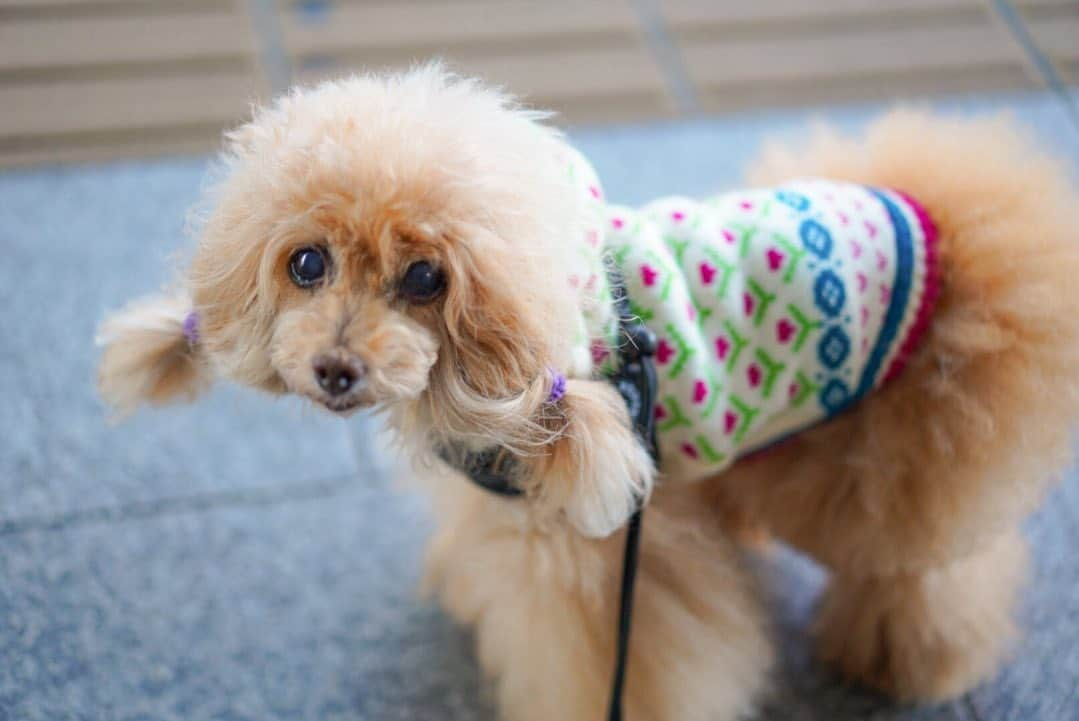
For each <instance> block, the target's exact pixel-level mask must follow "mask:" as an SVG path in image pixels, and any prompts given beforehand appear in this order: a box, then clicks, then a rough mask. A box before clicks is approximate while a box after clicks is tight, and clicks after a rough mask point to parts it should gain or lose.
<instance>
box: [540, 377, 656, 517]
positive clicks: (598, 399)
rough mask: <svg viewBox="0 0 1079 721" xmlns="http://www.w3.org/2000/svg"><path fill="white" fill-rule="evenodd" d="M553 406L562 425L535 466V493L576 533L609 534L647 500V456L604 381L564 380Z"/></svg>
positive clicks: (651, 472) (651, 476)
mask: <svg viewBox="0 0 1079 721" xmlns="http://www.w3.org/2000/svg"><path fill="white" fill-rule="evenodd" d="M558 406H559V408H560V410H561V414H562V417H563V419H564V425H563V426H562V430H561V431H560V432H559V434H558V435H557V437H556V438H555V439H554V440H553V441H552V443H551V444H550V446H549V447H548V450H549V452H548V453H546V454H545V455H544V456H543V457H542V462H541V463H539V464H538V467H537V468H536V470H537V471H538V479H537V480H540V481H541V482H542V484H543V485H542V486H540V487H539V488H538V489H537V490H538V491H539V497H540V498H541V499H542V500H543V501H544V502H545V503H548V504H551V505H552V506H553V507H557V508H560V509H561V510H562V511H564V512H565V514H566V517H567V519H568V520H569V521H570V523H572V524H573V525H574V526H575V527H576V528H577V529H578V530H579V531H580V532H581V533H582V534H584V535H586V536H589V537H595V538H598V537H603V536H607V535H610V534H611V533H614V532H615V531H617V530H618V529H619V528H621V527H622V525H623V524H625V523H626V521H627V520H629V517H630V515H632V514H633V511H634V510H635V509H636V508H637V507H638V505H641V504H643V503H645V502H647V500H648V497H649V495H650V494H651V492H652V485H653V483H654V480H655V467H654V464H653V462H652V458H651V456H650V455H649V454H648V451H647V450H646V449H645V447H644V444H642V443H641V442H640V440H639V439H638V438H637V435H636V433H635V432H634V430H633V428H632V426H631V424H630V419H629V414H628V413H627V411H626V405H625V403H624V402H623V400H622V398H621V396H620V395H619V394H618V392H617V391H616V390H615V389H614V388H613V387H612V386H611V384H610V383H608V382H606V381H589V380H569V381H567V382H566V393H565V395H564V396H563V397H562V399H561V400H560V401H559V402H558Z"/></svg>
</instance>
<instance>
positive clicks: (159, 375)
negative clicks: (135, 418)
mask: <svg viewBox="0 0 1079 721" xmlns="http://www.w3.org/2000/svg"><path fill="white" fill-rule="evenodd" d="M190 313H191V301H190V300H189V299H188V298H187V296H186V295H185V294H177V295H157V296H148V297H145V298H140V299H138V300H136V301H133V302H132V303H130V304H129V305H128V306H126V307H125V308H123V309H121V310H119V311H116V312H115V313H112V314H111V315H109V316H108V317H107V318H106V319H105V321H104V322H103V323H102V324H101V326H100V328H99V329H98V334H97V338H96V341H97V344H98V346H100V347H102V348H103V349H104V350H103V352H102V355H101V363H100V365H99V367H98V389H99V391H100V393H101V396H102V397H103V398H104V399H105V401H106V402H107V403H108V404H109V405H110V406H111V407H112V408H113V409H115V411H116V412H117V414H118V416H119V417H123V416H126V415H128V414H130V413H131V412H132V411H134V410H135V409H136V408H138V406H139V405H141V404H143V403H152V404H155V405H161V404H165V403H169V402H171V401H175V400H179V399H186V400H193V399H194V398H195V397H196V396H197V395H198V394H199V393H200V392H201V391H203V390H205V389H206V388H207V387H208V386H209V385H210V381H211V379H212V374H211V372H210V370H209V366H208V364H207V363H206V361H205V359H204V358H203V357H202V356H201V354H200V353H199V351H198V344H197V343H195V342H193V341H194V332H193V329H192V328H187V329H185V321H188V316H189V314H190ZM188 322H190V321H188Z"/></svg>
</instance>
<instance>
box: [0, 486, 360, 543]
mask: <svg viewBox="0 0 1079 721" xmlns="http://www.w3.org/2000/svg"><path fill="white" fill-rule="evenodd" d="M357 481H358V473H351V474H349V475H343V476H333V477H329V478H323V479H318V480H314V481H307V482H304V483H286V484H278V485H275V486H266V487H262V488H250V489H243V490H232V491H219V492H213V493H200V494H195V495H191V496H175V497H172V498H160V499H155V500H150V501H133V502H130V503H121V504H119V505H116V506H100V507H97V508H87V509H82V510H76V511H69V512H67V513H60V514H57V515H50V516H26V517H23V518H14V519H11V520H7V521H3V522H0V538H3V537H7V536H18V535H22V534H26V533H31V532H35V531H62V530H67V529H69V528H76V527H81V526H91V525H102V524H118V523H123V522H126V521H140V520H148V519H152V518H160V517H167V516H177V515H183V514H191V513H203V512H206V511H214V510H220V509H226V508H257V507H265V506H277V505H281V504H285V503H290V502H304V501H315V500H320V499H323V498H330V497H333V496H335V495H337V494H339V493H341V492H343V491H345V490H347V489H348V488H349V487H350V486H352V485H357V486H358V485H359V484H358V483H357Z"/></svg>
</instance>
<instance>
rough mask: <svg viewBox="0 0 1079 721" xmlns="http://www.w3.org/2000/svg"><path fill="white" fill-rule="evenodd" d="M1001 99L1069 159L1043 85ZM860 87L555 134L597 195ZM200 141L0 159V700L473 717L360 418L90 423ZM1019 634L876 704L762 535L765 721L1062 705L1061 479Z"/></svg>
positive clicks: (731, 166) (45, 712)
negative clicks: (114, 157)
mask: <svg viewBox="0 0 1079 721" xmlns="http://www.w3.org/2000/svg"><path fill="white" fill-rule="evenodd" d="M1002 108H1004V109H1010V110H1011V111H1013V112H1014V113H1015V114H1017V115H1018V116H1019V117H1020V118H1021V119H1022V120H1023V121H1024V122H1025V123H1026V124H1028V125H1029V126H1031V127H1032V128H1033V129H1034V130H1035V131H1036V132H1037V133H1038V135H1039V137H1040V138H1041V139H1042V140H1043V141H1044V143H1045V145H1046V146H1047V147H1049V148H1052V149H1053V151H1054V152H1055V153H1058V154H1061V155H1062V156H1064V157H1067V158H1069V159H1070V160H1071V161H1072V163H1073V165H1075V166H1079V132H1077V131H1076V129H1075V128H1074V127H1073V126H1070V125H1069V124H1068V120H1067V117H1066V115H1065V114H1064V113H1063V112H1062V110H1061V108H1060V107H1059V106H1058V105H1057V104H1056V103H1054V102H1053V100H1052V99H1050V98H1048V97H1045V96H1008V97H996V98H991V99H985V98H982V99H972V100H966V101H955V102H952V103H948V104H946V109H947V110H948V111H950V112H963V113H966V112H975V111H979V112H980V111H985V110H995V109H1002ZM876 112H878V109H877V108H854V109H845V110H823V111H821V112H819V113H816V114H806V113H775V114H756V115H745V116H739V117H736V118H732V119H726V120H699V121H690V122H679V123H671V124H659V125H640V126H624V127H615V128H597V129H588V130H582V131H579V132H577V133H575V134H574V140H575V141H576V142H577V143H578V144H579V145H580V146H581V148H582V149H583V150H584V151H585V152H586V154H588V155H589V156H590V157H591V158H592V159H593V160H594V161H595V163H596V166H597V167H598V169H599V171H600V174H601V177H603V178H604V179H605V183H606V186H607V190H608V194H609V196H610V197H612V198H613V199H615V200H616V201H619V202H625V203H635V202H639V201H642V200H645V199H647V198H649V197H651V196H654V195H657V194H661V193H674V192H678V193H685V194H691V195H692V194H702V193H707V192H711V191H713V190H716V189H718V188H719V187H722V186H725V185H731V184H734V183H736V182H737V180H738V178H739V176H740V175H741V169H742V167H743V165H744V164H745V163H746V162H747V161H748V160H749V159H750V158H751V157H752V156H753V155H754V154H755V153H756V152H757V150H758V149H759V146H760V143H761V141H762V138H766V137H774V136H776V135H780V136H783V135H790V134H794V133H798V132H801V131H802V130H804V129H805V127H806V124H807V120H809V119H810V118H811V117H814V118H821V119H826V120H829V121H831V122H833V123H835V124H837V125H839V126H841V127H844V128H848V129H856V128H858V127H859V126H861V125H862V124H863V123H864V122H865V121H866V120H867V119H868V118H869V117H871V116H872V115H873V114H875V113H876ZM204 169H205V162H204V161H202V160H175V159H174V160H161V161H152V162H150V161H147V162H137V163H121V164H111V165H103V166H96V167H80V168H63V169H41V170H32V171H24V172H14V173H7V174H0V199H2V200H0V251H2V255H0V259H2V262H0V337H3V339H4V341H3V344H2V345H0V397H3V398H4V399H5V403H3V404H0V499H3V500H2V502H0V721H2V720H5V719H18V720H19V721H23V720H27V721H36V720H39V719H40V720H42V721H46V720H47V721H57V720H60V719H92V720H94V721H101V720H102V719H131V720H135V719H178V720H180V719H182V720H184V721H191V720H194V719H221V720H225V719H230V720H232V719H252V720H255V719H257V720H258V721H271V720H273V719H289V720H294V719H320V720H329V719H365V720H366V719H370V720H371V721H388V720H392V719H416V718H419V719H460V720H469V719H491V718H493V714H492V709H491V704H490V702H489V700H488V699H487V697H486V695H485V692H484V691H483V684H482V683H481V680H480V678H479V674H478V671H477V670H476V667H475V662H474V659H473V657H472V654H471V652H470V645H469V644H470V641H469V638H468V636H467V634H466V633H465V632H463V631H461V630H459V629H456V628H455V627H453V626H452V624H451V623H450V622H449V621H448V620H447V619H446V618H445V617H444V616H442V615H441V614H440V612H439V611H438V610H437V609H435V608H433V607H430V606H428V605H425V604H423V603H421V602H420V601H419V600H418V599H417V598H416V596H415V593H414V588H415V584H416V581H417V577H418V574H419V568H420V554H421V550H422V546H423V541H424V536H425V534H426V532H427V528H428V516H427V511H426V508H425V506H424V504H423V501H422V499H418V498H414V497H410V496H407V495H403V494H401V493H397V492H394V491H392V490H391V489H390V488H389V487H388V485H389V484H388V482H387V474H386V473H385V467H384V466H385V459H384V458H382V457H381V456H379V455H378V454H377V453H373V452H372V450H371V444H370V443H369V438H370V435H371V431H372V428H371V426H370V424H369V423H368V422H365V421H363V420H362V419H361V420H359V421H354V422H351V423H345V422H341V421H337V420H334V419H330V418H327V417H325V416H323V415H321V414H318V413H316V412H314V411H311V410H310V409H307V408H305V407H304V406H303V405H301V404H298V403H295V402H291V401H280V400H273V399H269V398H265V397H262V396H259V395H256V394H253V393H251V392H247V391H242V390H238V389H234V388H225V387H222V388H219V389H217V390H216V391H215V392H214V393H213V394H212V395H211V397H210V398H209V399H207V400H206V401H204V402H202V403H201V404H199V405H196V406H192V407H180V408H172V409H167V410H164V411H161V412H157V413H149V412H144V413H140V414H139V415H137V416H136V417H135V418H134V419H133V420H130V421H128V422H127V423H126V424H124V425H120V426H115V427H113V426H110V425H108V424H107V422H106V414H105V412H104V410H103V409H102V408H101V407H100V405H99V403H98V401H97V399H96V397H95V393H94V389H93V374H94V365H95V360H96V353H95V350H94V348H93V345H92V336H93V330H94V327H95V325H96V323H97V321H98V320H99V319H100V317H101V316H102V315H103V314H104V312H105V311H106V310H108V309H111V308H115V307H116V306H118V305H119V304H121V303H122V302H124V301H125V300H126V299H128V298H130V297H132V296H134V295H137V294H140V293H144V292H148V291H151V290H154V289H156V288H158V287H159V286H160V285H161V284H162V283H164V282H166V281H167V280H168V279H169V269H170V265H169V261H168V259H169V257H170V256H171V255H172V254H173V253H175V252H177V251H182V249H183V248H184V245H185V244H184V241H183V234H182V228H183V221H184V216H185V212H186V209H187V208H188V207H189V206H190V205H191V204H192V203H193V202H194V200H195V198H196V197H197V196H198V190H199V186H200V182H201V179H202V175H203V172H204ZM1029 531H1030V535H1031V537H1032V539H1033V541H1034V545H1035V548H1036V557H1035V558H1036V564H1035V573H1034V577H1033V580H1032V583H1031V586H1030V588H1029V590H1028V592H1027V594H1026V600H1025V603H1024V609H1023V618H1024V623H1025V625H1026V627H1027V635H1026V638H1025V640H1024V641H1023V643H1022V645H1021V646H1020V647H1019V648H1018V649H1017V650H1016V653H1015V657H1014V660H1013V661H1012V662H1011V663H1010V664H1009V666H1008V667H1007V668H1006V669H1005V670H1004V672H1003V674H1002V675H1001V676H1000V677H999V678H998V679H996V680H995V681H994V682H993V683H991V684H988V685H986V686H985V687H983V688H980V689H978V690H976V691H975V692H974V693H972V694H970V695H969V696H967V697H965V698H963V699H961V700H960V701H958V702H955V703H952V704H947V705H944V706H941V707H936V708H929V709H900V708H895V707H893V706H891V705H889V704H888V703H887V702H885V701H883V700H882V699H880V698H878V697H876V696H874V695H872V694H869V693H866V692H863V691H860V690H857V689H851V688H844V687H842V686H840V685H838V684H837V683H836V682H835V681H834V680H832V679H830V678H829V677H828V676H827V675H826V674H825V673H823V672H822V671H820V670H819V669H817V668H816V667H814V666H813V665H812V664H811V663H810V661H809V657H808V649H807V645H806V641H805V637H804V627H805V622H806V618H807V615H808V613H809V611H810V609H811V607H812V604H813V601H814V599H815V597H816V594H817V593H818V592H819V588H820V583H821V574H820V572H819V571H818V570H817V569H816V568H815V567H813V566H812V565H811V564H809V563H808V562H806V561H804V560H802V559H799V558H797V557H795V556H793V555H789V554H787V555H780V556H778V557H777V559H776V560H775V561H774V562H773V564H772V565H771V566H770V567H768V568H767V569H766V572H767V573H768V574H769V575H770V576H772V577H773V581H774V585H775V586H776V587H777V591H776V594H775V606H776V612H777V615H778V617H779V619H780V625H781V628H782V629H783V651H784V663H783V667H782V669H781V671H780V674H779V676H778V683H777V689H776V693H775V695H774V696H773V697H772V698H771V699H770V700H769V701H768V703H767V704H766V705H765V708H764V710H763V711H762V718H765V719H777V720H778V719H794V720H796V721H797V720H802V719H805V720H810V719H813V720H817V719H819V720H828V721H835V720H846V719H849V720H853V719H880V720H885V719H887V720H894V721H898V720H900V719H902V720H904V721H908V720H914V719H917V720H919V721H924V720H930V719H932V720H937V719H949V720H962V721H970V719H985V720H988V719H1001V720H1005V721H1007V720H1014V721H1031V720H1035V719H1044V720H1045V721H1063V720H1064V719H1071V718H1077V717H1079V690H1077V683H1076V678H1079V593H1076V592H1075V589H1076V586H1077V581H1079V560H1077V558H1076V555H1075V554H1074V553H1072V552H1071V548H1072V543H1074V539H1076V538H1077V537H1079V535H1077V533H1079V475H1077V474H1076V473H1075V472H1072V473H1071V474H1070V475H1069V477H1068V479H1067V481H1066V482H1065V484H1064V485H1063V486H1062V488H1061V489H1060V490H1058V491H1057V492H1056V494H1055V495H1054V497H1053V498H1052V502H1051V503H1049V504H1048V505H1047V506H1046V508H1045V510H1044V511H1043V512H1042V513H1040V514H1039V515H1038V516H1037V517H1036V518H1035V519H1033V521H1032V523H1031V524H1030V529H1029Z"/></svg>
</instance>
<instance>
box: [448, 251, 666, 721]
mask: <svg viewBox="0 0 1079 721" xmlns="http://www.w3.org/2000/svg"><path fill="white" fill-rule="evenodd" d="M608 277H609V280H610V285H611V295H612V298H613V301H614V308H615V311H616V312H617V313H618V323H619V328H620V331H621V334H622V336H623V337H622V342H621V343H620V345H619V347H618V359H619V367H618V370H617V371H615V372H614V373H613V374H611V375H610V376H608V377H607V380H608V381H609V382H610V383H612V384H613V385H614V387H615V388H616V389H617V390H618V393H619V395H621V396H622V400H623V401H624V402H625V404H626V410H627V411H628V412H629V418H630V421H631V422H632V423H633V428H634V430H635V431H636V432H637V437H638V438H639V439H640V441H641V443H643V444H644V446H645V448H646V449H648V452H649V454H650V455H651V456H652V460H653V462H654V463H655V464H656V466H657V467H658V466H659V446H658V445H657V444H656V427H655V408H656V366H655V361H654V360H653V356H654V355H655V352H656V336H655V334H654V333H652V331H650V330H649V329H648V328H647V327H646V326H645V325H644V324H643V323H641V321H640V320H638V319H636V318H634V317H633V314H632V312H631V311H630V307H629V299H628V298H627V297H626V289H625V284H624V282H623V280H622V276H621V275H620V274H619V273H618V271H617V270H616V269H614V267H613V266H608ZM440 454H441V456H442V458H443V459H444V460H445V461H446V462H447V463H449V464H450V465H451V466H453V467H454V468H457V469H458V470H460V471H461V472H463V473H464V474H465V475H466V476H468V478H470V479H471V480H472V482H473V483H475V484H476V485H478V486H480V487H481V488H484V489H486V490H488V491H491V492H492V493H497V494H499V495H502V496H508V497H516V496H520V495H521V489H520V488H519V487H517V485H516V483H515V480H514V478H515V472H514V471H515V468H514V467H515V465H516V464H515V461H514V459H513V456H512V455H511V454H509V453H508V452H506V451H505V450H503V449H501V448H492V449H488V450H485V451H481V452H478V453H475V452H467V451H462V450H460V449H452V448H444V449H442V450H441V451H440ZM643 515H644V513H643V510H642V509H641V507H640V505H639V504H638V507H637V510H636V511H634V512H633V515H632V516H631V517H630V519H629V524H628V525H627V527H626V545H625V550H624V552H623V556H622V586H621V589H620V591H619V598H618V636H617V643H616V646H615V663H614V674H613V676H612V679H611V699H610V705H609V706H608V710H607V721H622V699H623V696H624V695H625V683H626V664H627V661H628V659H629V636H630V630H631V629H632V627H633V587H634V583H635V581H636V580H637V561H638V557H639V552H640V544H641V524H642V521H643Z"/></svg>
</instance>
